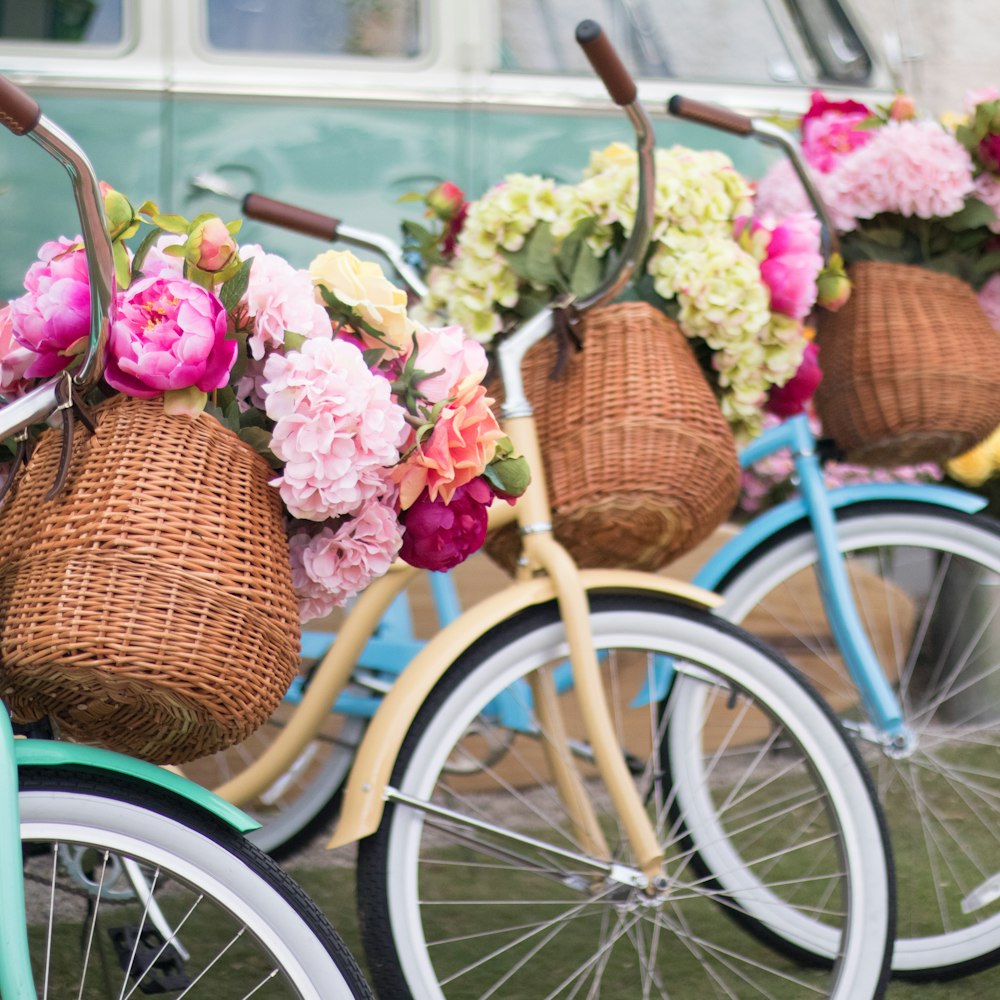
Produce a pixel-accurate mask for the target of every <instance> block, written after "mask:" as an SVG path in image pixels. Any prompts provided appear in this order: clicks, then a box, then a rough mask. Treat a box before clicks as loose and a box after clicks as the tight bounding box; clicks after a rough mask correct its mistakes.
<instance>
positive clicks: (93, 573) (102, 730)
mask: <svg viewBox="0 0 1000 1000" xmlns="http://www.w3.org/2000/svg"><path fill="white" fill-rule="evenodd" d="M97 416H98V428H97V432H96V434H94V435H93V436H92V437H89V438H88V437H86V436H85V435H83V434H78V436H77V439H76V441H75V443H74V454H73V464H72V466H71V469H70V478H69V480H68V482H67V484H66V487H65V488H64V490H63V492H62V493H61V494H60V495H59V496H58V497H57V498H56V499H55V500H52V501H47V502H46V501H44V500H43V499H42V498H43V496H44V494H45V493H46V492H47V491H48V489H49V488H50V487H51V484H52V482H53V480H54V478H55V474H56V466H57V463H58V459H59V453H60V449H61V434H60V433H58V432H56V431H46V432H45V433H44V434H43V435H42V438H41V440H40V442H39V444H38V447H37V449H36V450H35V452H34V454H33V455H32V457H31V461H30V462H29V464H28V467H27V469H26V470H25V471H24V473H23V474H22V475H21V477H20V478H19V480H18V481H17V483H16V486H15V491H14V493H13V495H12V497H11V498H10V499H8V501H7V504H6V505H5V507H4V511H3V516H2V517H0V559H2V563H0V694H2V697H3V700H4V701H5V702H6V703H7V705H8V706H9V707H10V708H11V710H12V712H13V714H14V716H15V718H16V719H18V720H20V721H30V720H33V719H37V718H40V717H42V716H45V715H47V716H49V718H50V719H51V720H52V721H53V722H54V723H56V724H57V726H58V727H59V731H60V734H61V735H62V736H64V737H66V738H69V739H74V740H77V741H79V742H86V743H96V744H99V745H102V746H105V747H108V748H110V749H113V750H118V751H121V752H123V753H127V754H130V755H132V756H136V757H141V758H144V759H146V760H151V761H154V762H156V763H168V762H173V763H180V762H183V761H186V760H191V759H194V758H196V757H201V756H203V755H205V754H209V753H213V752H215V751H217V750H220V749H223V748H224V747H227V746H230V745H232V744H234V743H237V742H239V741H241V740H243V739H245V738H246V737H247V736H248V735H249V734H250V733H251V732H252V731H253V730H254V729H256V728H257V727H258V726H260V725H261V724H262V723H263V722H264V721H265V720H266V719H267V718H268V716H269V715H270V714H271V713H272V711H273V710H274V709H275V708H276V706H277V705H278V703H279V702H280V700H281V698H282V696H283V695H284V692H285V691H286V689H287V687H288V685H289V684H290V683H291V680H292V678H293V677H294V675H295V672H296V669H297V666H298V639H299V621H298V610H297V604H296V600H295V595H294V592H293V590H292V582H291V569H290V565H289V560H288V549H287V543H286V540H285V535H284V531H283V527H282V511H281V504H280V501H279V498H278V496H277V493H276V491H275V490H273V489H272V488H271V487H269V486H268V484H267V481H268V478H269V475H270V470H269V468H268V467H267V464H266V463H265V462H264V461H263V460H262V459H261V458H260V456H258V455H257V454H256V453H255V452H253V451H252V450H251V449H250V448H248V447H247V446H246V445H244V444H243V443H242V442H241V441H240V440H239V439H238V438H237V437H236V436H235V435H234V434H232V433H231V432H230V431H228V430H226V429H224V428H223V427H222V426H221V425H220V424H219V423H218V421H216V420H214V419H213V418H211V417H209V416H207V415H202V416H199V417H198V418H197V419H191V418H189V417H169V416H166V415H165V414H164V412H163V403H162V401H161V400H148V401H147V400H137V399H129V398H126V397H123V396H118V397H114V398H113V399H111V400H109V401H108V402H106V403H104V404H102V405H101V407H100V408H99V409H98V411H97Z"/></svg>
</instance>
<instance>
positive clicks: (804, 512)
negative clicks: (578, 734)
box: [694, 414, 986, 750]
mask: <svg viewBox="0 0 1000 1000" xmlns="http://www.w3.org/2000/svg"><path fill="white" fill-rule="evenodd" d="M786 448H787V449H788V450H789V451H790V452H791V454H792V458H793V461H794V465H795V474H796V478H797V480H798V485H799V490H800V495H799V496H798V497H796V498H794V499H792V500H787V501H785V502H784V503H782V504H780V505H779V506H777V507H775V508H773V509H772V510H770V511H768V512H767V513H765V514H763V515H761V516H760V517H758V518H755V519H754V520H752V521H751V522H750V523H749V524H748V525H747V526H746V527H745V528H744V529H743V530H742V531H741V532H740V533H739V534H738V535H736V536H735V537H734V538H733V539H731V540H730V541H729V542H727V543H726V544H724V545H723V546H722V547H721V548H720V549H719V550H717V551H716V552H715V554H714V555H713V556H712V558H711V559H709V561H708V562H707V563H706V564H705V565H704V566H703V567H702V568H701V569H700V570H699V571H698V573H697V574H695V577H694V582H695V583H697V584H698V585H699V586H702V587H705V588H707V589H709V590H714V589H715V588H716V587H718V586H719V584H720V583H721V582H722V581H723V580H724V579H725V578H726V576H727V575H728V574H729V572H730V571H731V570H732V569H733V568H734V567H735V566H737V565H738V564H739V562H740V561H741V560H742V559H743V558H744V557H745V556H747V555H748V554H749V553H750V552H752V551H753V550H754V549H755V548H756V547H757V546H759V545H761V544H763V543H764V542H766V541H767V540H768V539H769V538H771V537H773V536H774V535H775V534H777V533H778V532H779V531H781V530H782V529H784V528H785V527H787V526H788V525H789V524H792V523H794V522H796V521H800V520H802V519H803V518H806V519H808V521H809V525H810V528H811V530H812V532H813V535H814V536H815V538H816V547H817V550H818V552H819V564H818V565H819V585H820V588H819V589H820V596H821V599H822V602H823V610H824V612H825V613H826V616H827V620H828V621H829V623H830V628H831V630H832V634H833V637H834V639H835V640H836V643H837V646H838V648H839V649H840V651H841V653H842V654H843V656H844V662H845V664H846V665H847V668H848V670H849V672H850V675H851V679H852V681H853V682H854V684H855V686H856V687H857V689H858V692H859V694H860V696H861V699H862V703H863V705H864V708H865V711H866V714H867V715H868V718H869V719H870V721H871V722H872V723H873V724H874V725H875V726H876V728H877V732H878V735H879V738H880V740H881V741H882V742H883V743H884V744H885V745H886V746H887V747H890V748H892V749H898V750H905V748H906V746H907V743H908V740H909V738H910V736H909V733H908V731H907V729H906V726H905V725H904V724H903V721H902V711H901V709H900V705H899V699H898V698H897V696H896V694H895V692H894V690H893V688H892V685H891V684H890V683H889V680H888V678H887V677H886V675H885V671H884V670H883V669H882V667H881V665H880V664H879V661H878V657H877V656H876V654H875V651H874V649H873V648H872V645H871V643H870V641H869V640H868V635H867V632H866V631H865V628H864V626H863V624H862V622H861V618H860V616H859V614H858V608H857V603H856V602H855V600H854V596H853V593H852V590H851V585H850V581H849V580H848V578H847V569H846V565H845V563H844V558H843V555H842V554H841V552H840V547H839V545H838V542H837V511H838V510H840V509H843V508H845V507H849V506H852V505H854V504H858V503H863V502H866V501H872V500H902V501H912V502H914V503H921V504H926V503H931V504H936V505H938V506H941V507H947V508H949V509H951V510H957V511H961V512H963V513H966V514H973V513H975V512H976V511H978V510H982V508H983V507H984V506H985V505H986V502H985V501H984V500H983V499H982V498H981V497H978V496H975V495H973V494H971V493H966V492H964V491H962V490H957V489H951V488H950V487H945V486H937V485H933V484H929V483H927V484H920V485H913V484H907V483H887V484H876V483H870V484H863V485H857V486H845V487H839V488H837V489H833V490H828V489H827V487H826V485H825V483H824V480H823V469H822V465H821V463H820V460H819V456H818V455H817V453H816V439H815V437H814V435H813V432H812V430H811V428H810V426H809V421H808V418H807V417H806V416H805V415H804V414H800V415H797V416H794V417H791V418H789V419H788V420H786V421H784V422H783V423H781V424H779V425H778V426H776V427H773V428H771V429H770V430H768V431H765V432H764V433H763V434H762V435H761V436H760V437H759V438H757V439H756V440H755V441H754V442H752V443H751V444H750V445H749V446H747V447H746V448H745V449H743V451H742V452H741V454H740V465H741V466H742V467H743V468H748V467H749V466H751V465H753V464H754V463H755V462H758V461H760V459H762V458H765V457H766V456H768V455H772V454H774V453H775V452H776V451H780V450H782V449H786Z"/></svg>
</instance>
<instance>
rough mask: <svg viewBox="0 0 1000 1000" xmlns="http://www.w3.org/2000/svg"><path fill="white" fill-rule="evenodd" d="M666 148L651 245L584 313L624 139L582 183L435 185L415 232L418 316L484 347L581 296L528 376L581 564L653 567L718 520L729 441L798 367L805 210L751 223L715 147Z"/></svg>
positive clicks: (756, 424) (629, 167) (609, 223)
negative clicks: (616, 295) (546, 308)
mask: <svg viewBox="0 0 1000 1000" xmlns="http://www.w3.org/2000/svg"><path fill="white" fill-rule="evenodd" d="M655 155H656V161H655V166H656V189H655V223H654V229H653V234H652V241H651V244H650V247H649V249H648V252H647V253H646V254H645V256H644V257H643V259H642V260H641V261H640V262H639V266H638V268H637V270H636V272H635V275H634V277H633V279H632V280H631V282H630V283H629V285H628V286H627V288H626V290H625V291H624V293H623V294H622V295H621V296H620V299H619V301H618V302H617V303H616V304H613V305H612V306H610V307H606V308H605V309H602V310H598V311H596V313H595V314H594V315H591V316H587V315H585V316H584V317H583V319H582V321H579V322H578V321H577V319H576V317H575V316H574V315H573V312H572V305H571V304H572V302H573V301H574V300H575V299H577V298H581V297H584V296H586V295H587V294H588V293H589V292H591V291H592V290H593V289H594V288H595V287H597V286H598V285H599V283H600V281H601V279H602V278H603V276H604V275H605V273H606V272H607V271H608V269H609V265H610V264H611V262H612V261H614V260H615V259H616V258H617V256H618V255H619V254H620V252H621V250H622V248H623V246H624V244H625V242H626V240H627V239H628V236H629V234H630V233H631V231H632V225H633V219H634V216H635V206H636V197H637V158H636V154H635V152H634V151H633V150H631V149H630V148H628V147H626V146H624V145H621V144H613V145H611V146H609V147H607V148H606V149H604V150H601V151H598V152H595V153H593V154H592V156H591V159H590V163H589V166H588V167H587V169H586V170H585V171H584V173H583V176H582V177H581V179H580V180H579V182H577V183H574V184H558V183H556V182H555V181H553V180H551V179H548V178H544V177H540V176H528V175H524V174H513V175H510V176H508V177H506V178H504V179H503V181H502V182H501V183H499V184H497V185H496V186H494V187H493V188H491V189H490V190H488V191H487V192H486V193H485V194H484V195H483V196H482V197H481V198H479V199H477V200H475V201H472V202H469V203H466V202H465V201H464V198H463V196H462V193H461V192H460V191H458V189H457V188H455V187H454V185H443V186H439V187H438V188H435V189H434V190H433V191H432V192H430V194H428V195H427V196H426V197H425V198H424V199H423V200H424V201H425V203H426V205H427V213H428V215H429V216H430V218H431V220H432V222H431V224H430V225H420V224H416V223H409V224H407V226H406V227H405V232H406V235H407V237H408V239H409V242H410V247H411V249H412V250H413V251H414V252H415V253H416V254H417V255H418V256H419V257H420V258H421V259H422V260H423V261H424V262H425V263H427V264H428V265H429V266H428V268H427V279H428V285H429V293H428V295H427V297H426V298H425V300H424V301H423V303H422V304H421V309H422V315H424V316H443V317H445V318H446V320H447V321H450V322H455V323H459V324H461V325H462V326H463V327H464V328H465V329H467V330H468V331H469V333H470V335H471V336H472V337H473V338H475V339H476V340H478V341H480V342H481V343H483V344H485V345H487V347H489V346H491V345H493V344H495V343H496V342H498V341H499V340H500V339H502V338H503V337H504V336H505V335H506V334H507V333H508V332H509V331H510V330H511V329H512V327H514V326H515V325H516V324H517V323H519V322H520V321H521V320H522V319H524V318H525V317H528V316H530V315H532V314H533V313H534V312H536V311H537V310H538V309H539V308H541V307H542V306H543V305H547V304H548V303H549V302H550V301H552V300H553V299H556V300H557V301H562V302H564V303H568V304H570V306H569V309H568V311H567V314H566V318H567V322H565V323H563V324H561V326H560V329H561V335H560V336H557V337H554V338H549V340H548V342H547V343H544V344H542V345H539V346H538V347H537V348H535V349H534V352H533V353H529V356H528V360H527V365H526V369H527V370H526V387H527V390H528V396H529V398H530V399H532V401H533V402H534V404H535V410H536V420H537V422H538V426H539V431H540V435H541V438H542V444H543V456H544V458H545V462H546V471H547V474H548V481H549V483H550V486H551V487H552V493H553V506H554V508H555V513H556V521H555V529H556V535H557V537H559V538H560V539H561V540H562V541H563V542H564V543H565V544H568V545H569V547H570V548H571V549H572V550H573V551H574V554H575V555H576V556H577V559H578V560H579V561H581V562H583V563H584V564H590V565H619V566H620V565H623V564H629V565H634V566H637V567H639V568H643V569H655V568H658V567H659V566H661V565H663V564H664V563H665V562H667V561H669V559H670V558H672V557H674V556H676V555H679V554H680V552H682V551H683V550H684V549H686V548H689V547H691V546H692V545H694V544H696V543H697V541H698V540H699V539H700V538H701V537H704V535H706V534H708V533H709V532H710V531H711V530H712V529H713V528H714V527H715V526H716V525H717V524H718V523H719V521H721V520H722V519H723V518H725V517H726V516H727V514H728V513H729V511H730V509H731V508H732V505H733V503H734V502H735V499H736V491H737V488H738V479H739V473H738V465H737V460H736V452H735V444H734V435H735V436H736V437H737V438H748V437H751V436H753V435H754V434H755V433H757V431H758V430H759V428H760V424H761V420H762V419H763V415H764V412H765V410H766V408H767V406H768V400H769V395H770V393H771V392H772V390H775V389H777V388H778V387H782V386H784V385H785V384H786V383H788V382H789V381H790V380H791V379H792V377H793V376H794V375H795V374H796V372H797V371H798V369H799V367H800V365H801V363H802V361H803V357H804V355H805V352H806V345H807V342H808V341H807V338H806V336H805V333H804V330H803V322H802V321H803V319H804V317H805V316H806V315H807V314H808V313H809V312H810V310H811V309H812V306H813V303H814V301H815V299H816V296H817V280H818V278H819V276H820V272H821V269H822V266H823V260H822V257H821V256H820V253H819V225H818V222H817V221H816V219H815V218H814V217H813V216H812V214H811V213H808V212H802V213H798V214H796V215H793V216H791V217H789V218H783V219H777V218H773V217H757V218H754V202H753V189H752V187H751V185H750V183H749V182H748V181H747V180H746V179H745V178H743V177H742V176H740V174H739V173H737V171H736V170H735V169H734V168H733V166H732V164H731V162H730V161H729V160H728V159H727V157H725V156H724V155H723V154H721V153H717V152H696V151H693V150H690V149H686V148H683V147H673V148H671V149H660V150H657V151H656V154H655ZM640 317H641V323H640V325H641V327H642V331H641V333H640V332H639V331H638V330H637V329H636V328H635V327H633V325H632V324H633V322H637V321H638V319H639V318H640ZM581 342H582V350H579V349H578V348H579V344H580V343H581ZM533 355H534V357H533ZM550 376H554V377H552V378H550ZM609 423H611V424H613V425H614V426H613V429H609ZM630 532H634V538H630V537H629V535H630ZM602 539H603V541H601V543H600V545H598V541H599V540H602ZM510 548H511V551H512V550H513V546H511V547H510ZM595 548H599V551H595ZM488 550H489V551H490V552H491V554H495V547H494V546H493V543H492V541H491V543H489V545H488ZM500 561H501V562H504V563H508V562H509V558H507V559H501V560H500Z"/></svg>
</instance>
